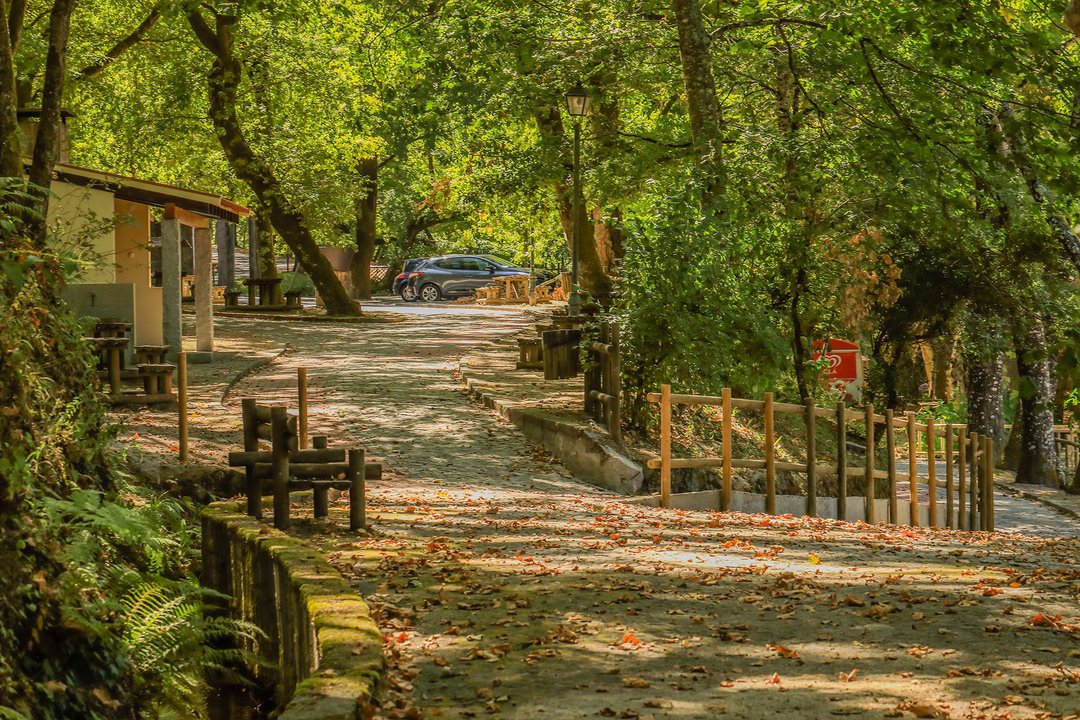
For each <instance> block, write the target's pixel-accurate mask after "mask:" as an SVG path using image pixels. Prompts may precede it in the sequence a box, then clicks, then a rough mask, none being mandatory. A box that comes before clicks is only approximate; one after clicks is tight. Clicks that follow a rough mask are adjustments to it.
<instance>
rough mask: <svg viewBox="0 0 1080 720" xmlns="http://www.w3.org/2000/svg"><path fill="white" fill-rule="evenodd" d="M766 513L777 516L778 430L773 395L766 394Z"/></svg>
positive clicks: (763, 409) (764, 411) (763, 410)
mask: <svg viewBox="0 0 1080 720" xmlns="http://www.w3.org/2000/svg"><path fill="white" fill-rule="evenodd" d="M762 413H763V414H764V416H765V512H766V513H767V514H769V515H775V514H776V428H775V420H776V418H775V415H774V413H773V394H772V393H771V392H767V393H765V407H764V408H762Z"/></svg>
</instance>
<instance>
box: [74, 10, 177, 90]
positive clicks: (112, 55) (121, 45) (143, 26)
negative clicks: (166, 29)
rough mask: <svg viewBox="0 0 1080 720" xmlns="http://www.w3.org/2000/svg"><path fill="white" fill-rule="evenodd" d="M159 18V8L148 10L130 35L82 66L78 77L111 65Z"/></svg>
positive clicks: (93, 73) (94, 73)
mask: <svg viewBox="0 0 1080 720" xmlns="http://www.w3.org/2000/svg"><path fill="white" fill-rule="evenodd" d="M160 19H161V10H160V9H159V8H157V7H155V8H154V9H153V10H151V11H150V14H149V15H147V16H146V18H145V19H143V21H142V22H141V23H139V27H137V28H135V29H134V30H133V31H132V32H131V34H130V35H128V36H127V37H125V38H123V39H121V40H120V41H119V42H117V43H116V44H115V45H113V46H112V47H111V48H109V50H108V52H106V53H105V55H104V57H102V58H101V60H100V61H98V62H96V63H94V64H92V65H87V66H86V67H84V68H83V69H82V70H81V71H80V72H79V79H80V80H85V79H86V78H88V77H93V76H94V75H97V74H98V73H99V72H101V71H102V70H104V69H105V68H107V67H109V66H110V65H112V64H113V62H115V60H116V59H117V58H118V57H120V56H121V55H123V54H124V53H125V52H126V51H127V50H129V49H131V48H132V47H134V46H135V45H137V44H138V43H139V41H140V40H142V39H143V37H144V36H145V35H146V33H148V32H150V29H151V28H152V27H154V25H156V24H157V21H158V20H160Z"/></svg>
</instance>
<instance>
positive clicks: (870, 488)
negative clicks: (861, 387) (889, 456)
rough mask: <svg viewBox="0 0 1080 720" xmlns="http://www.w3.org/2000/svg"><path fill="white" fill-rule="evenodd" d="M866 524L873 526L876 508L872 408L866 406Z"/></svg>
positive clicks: (869, 405) (870, 404) (868, 404)
mask: <svg viewBox="0 0 1080 720" xmlns="http://www.w3.org/2000/svg"><path fill="white" fill-rule="evenodd" d="M865 471H866V522H867V523H869V524H870V525H873V524H874V523H875V522H876V517H875V516H876V514H877V513H876V510H877V509H876V508H875V507H874V496H875V495H876V494H877V493H876V491H875V488H874V406H873V404H872V403H867V405H866V465H865Z"/></svg>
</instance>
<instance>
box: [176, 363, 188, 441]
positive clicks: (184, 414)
mask: <svg viewBox="0 0 1080 720" xmlns="http://www.w3.org/2000/svg"><path fill="white" fill-rule="evenodd" d="M176 404H177V407H178V409H179V413H180V422H179V428H178V430H179V433H180V440H179V442H178V443H177V445H178V447H179V450H180V462H187V459H188V396H187V353H186V352H183V351H181V352H178V353H176Z"/></svg>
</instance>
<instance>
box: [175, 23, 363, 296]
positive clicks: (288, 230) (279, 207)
mask: <svg viewBox="0 0 1080 720" xmlns="http://www.w3.org/2000/svg"><path fill="white" fill-rule="evenodd" d="M202 12H203V11H202V9H201V8H192V9H191V10H189V12H188V14H187V18H188V23H189V24H190V25H191V29H192V31H193V32H194V33H195V36H196V37H197V38H198V40H199V42H200V43H202V45H203V47H205V48H206V49H207V50H208V51H210V53H211V54H212V55H213V56H214V62H213V65H212V66H211V68H210V72H209V73H208V75H207V81H208V85H209V91H210V92H209V96H210V119H211V120H212V121H213V123H214V128H215V130H217V135H218V140H219V142H220V143H221V149H222V150H223V151H224V153H225V157H226V158H227V159H228V160H229V165H230V166H231V167H232V170H233V172H235V173H236V175H237V177H239V178H240V179H241V180H243V181H244V182H245V183H247V185H248V186H249V187H250V188H251V190H252V192H253V193H255V196H256V197H257V198H258V200H259V204H260V205H261V206H262V207H264V208H266V214H267V215H268V216H269V218H270V222H272V223H273V225H274V228H275V229H276V230H277V231H278V232H279V233H280V234H281V238H282V239H283V240H284V241H285V244H286V245H288V246H289V248H290V249H291V250H292V251H293V254H294V255H295V256H296V259H297V260H298V261H299V262H300V263H301V264H302V265H303V266H304V269H305V270H306V271H307V273H308V274H309V275H310V276H311V280H312V282H314V283H315V287H316V288H317V289H318V291H319V295H320V296H321V297H322V300H323V302H324V303H325V304H326V310H327V312H329V313H331V314H333V315H359V314H360V306H359V305H358V304H357V303H356V302H354V301H353V300H352V298H350V297H349V294H348V293H347V292H346V291H345V287H344V286H343V285H342V284H341V280H340V279H338V276H337V274H336V273H335V272H334V268H333V266H332V265H331V264H330V261H329V260H327V259H326V258H325V257H324V256H323V254H322V253H321V252H320V251H319V245H318V243H317V242H316V241H315V237H314V236H313V235H312V232H311V228H310V227H309V226H308V223H307V219H306V218H305V217H304V215H303V213H302V212H301V211H300V209H299V208H298V207H297V206H296V205H295V204H294V203H293V202H292V200H291V199H290V198H289V197H288V195H287V194H286V192H285V190H284V188H282V186H281V183H280V182H279V181H278V179H277V177H276V176H275V175H274V171H273V169H272V168H271V167H270V166H269V165H268V164H267V163H266V161H265V160H263V158H262V157H260V156H259V155H257V154H256V153H255V151H254V149H252V147H251V146H250V145H249V144H248V141H247V138H246V137H245V136H244V132H243V129H242V128H241V125H240V118H239V117H238V116H237V112H236V105H237V93H238V91H239V87H240V78H241V68H240V62H239V61H238V60H237V59H236V58H235V56H234V54H233V37H232V26H233V25H234V24H235V23H236V22H237V18H236V17H235V16H228V15H222V14H218V13H215V14H214V23H215V26H214V27H213V28H211V27H210V25H209V24H208V23H207V21H206V19H205V18H204V17H203V15H202Z"/></svg>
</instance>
